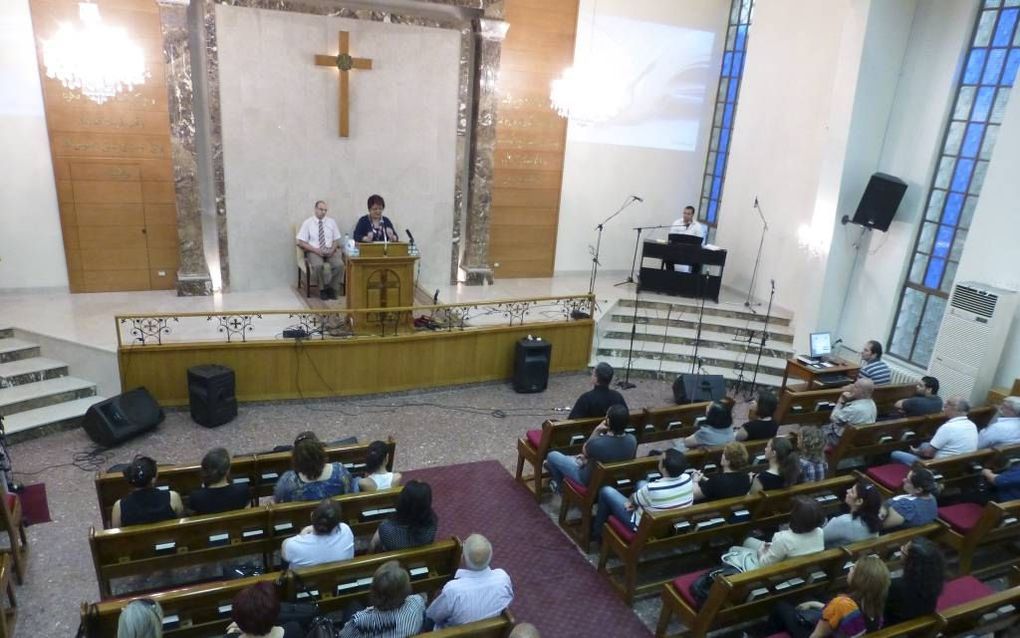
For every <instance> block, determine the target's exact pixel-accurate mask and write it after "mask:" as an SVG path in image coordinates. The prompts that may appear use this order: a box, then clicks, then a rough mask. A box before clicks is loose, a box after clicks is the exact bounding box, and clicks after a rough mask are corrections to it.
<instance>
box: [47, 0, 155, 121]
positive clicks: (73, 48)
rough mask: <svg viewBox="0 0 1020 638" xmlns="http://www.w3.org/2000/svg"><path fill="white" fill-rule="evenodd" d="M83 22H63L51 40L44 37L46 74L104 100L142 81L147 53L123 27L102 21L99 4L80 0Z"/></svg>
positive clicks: (79, 12)
mask: <svg viewBox="0 0 1020 638" xmlns="http://www.w3.org/2000/svg"><path fill="white" fill-rule="evenodd" d="M78 17H79V18H80V19H81V26H75V25H73V24H69V23H66V22H64V23H61V24H60V25H59V27H58V28H57V33H56V34H55V35H54V36H53V38H52V39H50V40H43V43H42V47H43V64H44V65H45V66H46V77H49V78H53V79H56V80H59V81H60V83H61V84H63V85H64V86H66V87H67V88H69V89H72V90H77V91H81V93H82V95H84V96H85V97H87V98H89V99H90V100H92V101H94V102H96V103H97V104H102V103H104V102H106V101H107V100H109V99H110V98H112V97H114V96H115V95H117V94H118V93H120V92H121V91H124V90H131V89H132V88H134V86H135V85H137V84H143V83H144V82H145V78H146V75H147V74H146V71H145V57H144V55H143V54H142V50H141V48H140V47H138V46H137V45H136V44H134V43H133V42H131V40H130V38H128V35H127V33H126V32H125V31H124V29H121V28H117V27H111V26H108V25H105V24H103V21H102V18H100V16H99V6H98V5H96V4H95V3H93V2H80V3H78Z"/></svg>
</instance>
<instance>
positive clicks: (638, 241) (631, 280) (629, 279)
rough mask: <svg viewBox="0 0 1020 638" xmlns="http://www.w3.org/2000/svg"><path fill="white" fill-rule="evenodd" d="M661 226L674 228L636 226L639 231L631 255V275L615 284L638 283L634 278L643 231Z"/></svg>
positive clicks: (657, 227)
mask: <svg viewBox="0 0 1020 638" xmlns="http://www.w3.org/2000/svg"><path fill="white" fill-rule="evenodd" d="M660 228H672V226H637V227H635V228H634V230H636V231H637V237H636V238H635V239H634V256H633V257H631V260H630V276H628V277H627V278H626V279H624V280H623V281H621V282H620V283H617V284H613V285H614V286H623V285H624V284H633V283H637V280H636V279H634V270H635V269H636V267H637V255H638V248H639V247H640V246H641V233H642V231H646V230H657V229H660Z"/></svg>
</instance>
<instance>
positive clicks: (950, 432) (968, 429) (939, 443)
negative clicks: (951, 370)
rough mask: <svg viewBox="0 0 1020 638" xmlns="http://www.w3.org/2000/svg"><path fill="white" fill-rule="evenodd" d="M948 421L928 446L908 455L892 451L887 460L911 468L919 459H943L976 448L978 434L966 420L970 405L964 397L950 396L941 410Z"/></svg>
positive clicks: (917, 448) (925, 444)
mask: <svg viewBox="0 0 1020 638" xmlns="http://www.w3.org/2000/svg"><path fill="white" fill-rule="evenodd" d="M943 411H944V412H945V414H946V417H948V420H947V421H946V422H945V423H943V424H942V425H940V426H939V429H937V430H935V436H933V437H932V439H931V441H930V442H928V443H922V444H921V445H919V446H917V447H914V446H913V445H912V446H910V451H909V452H904V451H903V450H893V452H892V453H891V454H890V455H889V457H890V458H891V459H892V460H893V461H895V462H896V463H902V464H904V465H913V464H914V463H916V462H917V461H919V460H921V459H922V458H925V459H931V458H936V459H942V458H945V457H947V456H956V455H957V454H966V453H967V452H973V451H975V450H977V449H978V431H977V426H976V425H974V422H973V421H971V420H970V419H969V418H967V413H968V412H970V403H969V402H968V401H967V399H964V398H963V397H949V398H948V399H946V405H945V407H944V409H943Z"/></svg>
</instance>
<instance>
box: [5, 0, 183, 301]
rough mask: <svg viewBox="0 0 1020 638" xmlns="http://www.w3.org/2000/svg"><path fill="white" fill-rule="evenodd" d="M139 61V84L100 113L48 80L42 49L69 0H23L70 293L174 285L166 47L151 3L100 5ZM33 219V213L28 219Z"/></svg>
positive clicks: (67, 11)
mask: <svg viewBox="0 0 1020 638" xmlns="http://www.w3.org/2000/svg"><path fill="white" fill-rule="evenodd" d="M97 4H98V5H99V11H100V15H101V17H102V20H103V22H104V23H106V24H110V25H116V26H121V27H123V28H124V29H125V30H126V31H127V33H128V34H129V36H130V37H131V39H132V40H133V41H134V43H135V44H136V45H137V46H139V47H141V49H142V51H143V52H144V55H145V63H146V70H147V71H148V79H147V80H146V82H145V84H144V85H142V86H139V87H135V89H134V90H132V91H129V92H127V93H125V94H121V95H119V96H117V97H115V98H113V99H111V100H109V101H107V102H106V103H105V104H102V105H99V104H96V103H95V102H93V101H92V100H90V99H88V98H86V97H83V96H82V95H81V93H80V92H78V91H72V90H69V89H66V88H65V87H64V86H63V85H61V83H60V82H59V81H57V80H52V79H49V78H47V77H46V68H45V66H44V65H43V57H42V41H43V40H45V39H48V38H51V37H52V36H53V35H54V34H55V33H56V30H57V24H58V22H70V23H73V24H78V23H79V22H80V20H79V17H78V3H77V2H76V1H72V0H30V8H31V13H32V24H33V28H34V31H35V39H36V49H37V53H38V59H39V75H40V78H41V79H42V88H43V99H44V102H45V107H46V124H47V128H48V129H49V138H50V149H51V152H52V156H53V173H54V177H55V179H56V186H57V197H58V201H59V205H60V223H61V228H62V230H63V236H64V252H65V253H66V256H67V271H68V280H69V282H70V288H71V292H101V291H111V290H150V289H170V288H174V287H175V286H176V278H177V255H178V249H177V207H176V203H175V202H176V200H175V195H174V181H173V166H172V157H171V146H170V123H169V115H168V107H167V90H166V84H165V82H164V78H163V44H162V36H161V34H160V21H159V8H158V6H157V5H156V2H155V0H97ZM25 214H26V215H31V214H32V213H31V211H25Z"/></svg>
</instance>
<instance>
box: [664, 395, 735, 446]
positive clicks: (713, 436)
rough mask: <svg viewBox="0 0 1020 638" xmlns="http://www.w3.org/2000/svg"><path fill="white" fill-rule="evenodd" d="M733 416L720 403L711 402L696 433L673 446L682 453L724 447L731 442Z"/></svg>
mask: <svg viewBox="0 0 1020 638" xmlns="http://www.w3.org/2000/svg"><path fill="white" fill-rule="evenodd" d="M733 437H734V431H733V415H732V413H731V412H730V408H729V407H728V406H727V405H726V404H725V403H723V402H722V401H712V402H711V403H709V404H708V407H706V408H705V420H704V421H702V422H701V424H700V425H699V426H698V429H697V431H696V432H695V433H694V434H692V435H690V436H688V437H686V438H683V439H678V440H677V441H676V442H675V443H674V446H675V447H676V449H678V450H680V451H681V452H683V451H684V450H685V449H692V448H698V447H713V446H717V445H726V444H727V443H729V442H730V441H732V440H733Z"/></svg>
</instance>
